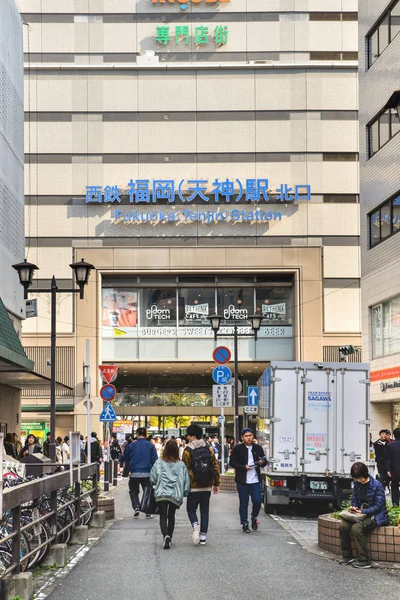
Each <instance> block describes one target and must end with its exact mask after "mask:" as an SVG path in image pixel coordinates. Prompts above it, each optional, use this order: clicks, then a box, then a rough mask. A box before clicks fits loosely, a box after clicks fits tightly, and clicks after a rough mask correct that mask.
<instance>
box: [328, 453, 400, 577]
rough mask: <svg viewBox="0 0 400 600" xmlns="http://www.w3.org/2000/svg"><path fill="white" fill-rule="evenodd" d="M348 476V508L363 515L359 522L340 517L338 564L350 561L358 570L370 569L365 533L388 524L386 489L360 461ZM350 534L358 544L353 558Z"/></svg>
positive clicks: (345, 563) (347, 563)
mask: <svg viewBox="0 0 400 600" xmlns="http://www.w3.org/2000/svg"><path fill="white" fill-rule="evenodd" d="M351 476H352V477H353V479H355V481H354V493H353V498H352V501H351V508H350V511H352V512H354V513H356V514H357V513H358V514H364V515H366V518H365V519H364V520H363V521H360V522H358V523H352V522H350V521H345V520H342V522H341V524H340V527H339V531H340V540H341V548H342V555H343V558H342V559H341V560H340V561H339V564H341V565H349V564H350V563H353V567H356V568H357V569H369V568H370V567H371V561H370V559H369V556H368V550H367V538H366V536H367V535H368V534H370V533H371V532H372V531H373V530H374V529H375V528H376V527H380V526H381V525H387V524H388V522H389V520H388V514H387V511H386V497H385V489H384V487H383V485H382V484H381V483H380V482H379V481H377V480H376V479H374V478H373V477H370V475H369V471H368V467H367V465H366V464H364V463H362V462H355V463H354V464H353V466H352V467H351ZM363 506H365V508H363ZM350 533H351V535H352V536H353V538H354V541H355V543H356V547H357V554H358V558H357V560H356V561H355V560H354V558H353V555H352V550H351V540H350Z"/></svg>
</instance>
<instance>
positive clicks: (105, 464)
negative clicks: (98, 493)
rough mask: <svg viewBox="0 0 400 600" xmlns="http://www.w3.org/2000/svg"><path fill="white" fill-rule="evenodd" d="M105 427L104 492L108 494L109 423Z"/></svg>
mask: <svg viewBox="0 0 400 600" xmlns="http://www.w3.org/2000/svg"><path fill="white" fill-rule="evenodd" d="M106 427H107V454H106V456H107V460H105V461H104V491H105V492H108V491H109V489H110V481H109V479H110V477H109V473H110V470H109V465H110V428H111V423H107V424H106Z"/></svg>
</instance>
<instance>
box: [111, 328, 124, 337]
mask: <svg viewBox="0 0 400 600" xmlns="http://www.w3.org/2000/svg"><path fill="white" fill-rule="evenodd" d="M114 335H115V336H116V337H121V335H126V331H122V329H116V328H115V327H114Z"/></svg>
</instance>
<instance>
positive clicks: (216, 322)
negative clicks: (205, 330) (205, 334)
mask: <svg viewBox="0 0 400 600" xmlns="http://www.w3.org/2000/svg"><path fill="white" fill-rule="evenodd" d="M209 319H210V322H211V329H212V330H213V332H214V336H215V339H217V333H218V330H219V328H220V326H221V321H222V317H221V315H211V316H210V317H209Z"/></svg>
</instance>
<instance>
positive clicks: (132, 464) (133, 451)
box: [124, 427, 158, 519]
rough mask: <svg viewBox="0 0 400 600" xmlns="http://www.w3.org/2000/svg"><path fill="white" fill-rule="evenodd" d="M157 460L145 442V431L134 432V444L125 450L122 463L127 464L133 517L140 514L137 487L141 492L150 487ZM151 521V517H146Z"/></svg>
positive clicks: (142, 428) (152, 450)
mask: <svg viewBox="0 0 400 600" xmlns="http://www.w3.org/2000/svg"><path fill="white" fill-rule="evenodd" d="M157 459H158V456H157V451H156V449H155V447H154V444H152V443H151V442H148V441H147V440H146V429H145V428H144V427H139V428H138V430H137V432H136V442H132V444H129V446H126V448H125V456H124V462H125V463H129V474H130V477H129V495H130V497H131V502H132V508H133V510H134V515H133V516H134V517H138V516H139V514H140V502H139V486H142V490H143V491H144V489H145V488H146V487H148V486H149V485H150V471H151V467H152V466H153V465H154V463H155V462H156V460H157ZM146 518H147V519H152V518H153V517H152V515H146Z"/></svg>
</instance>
